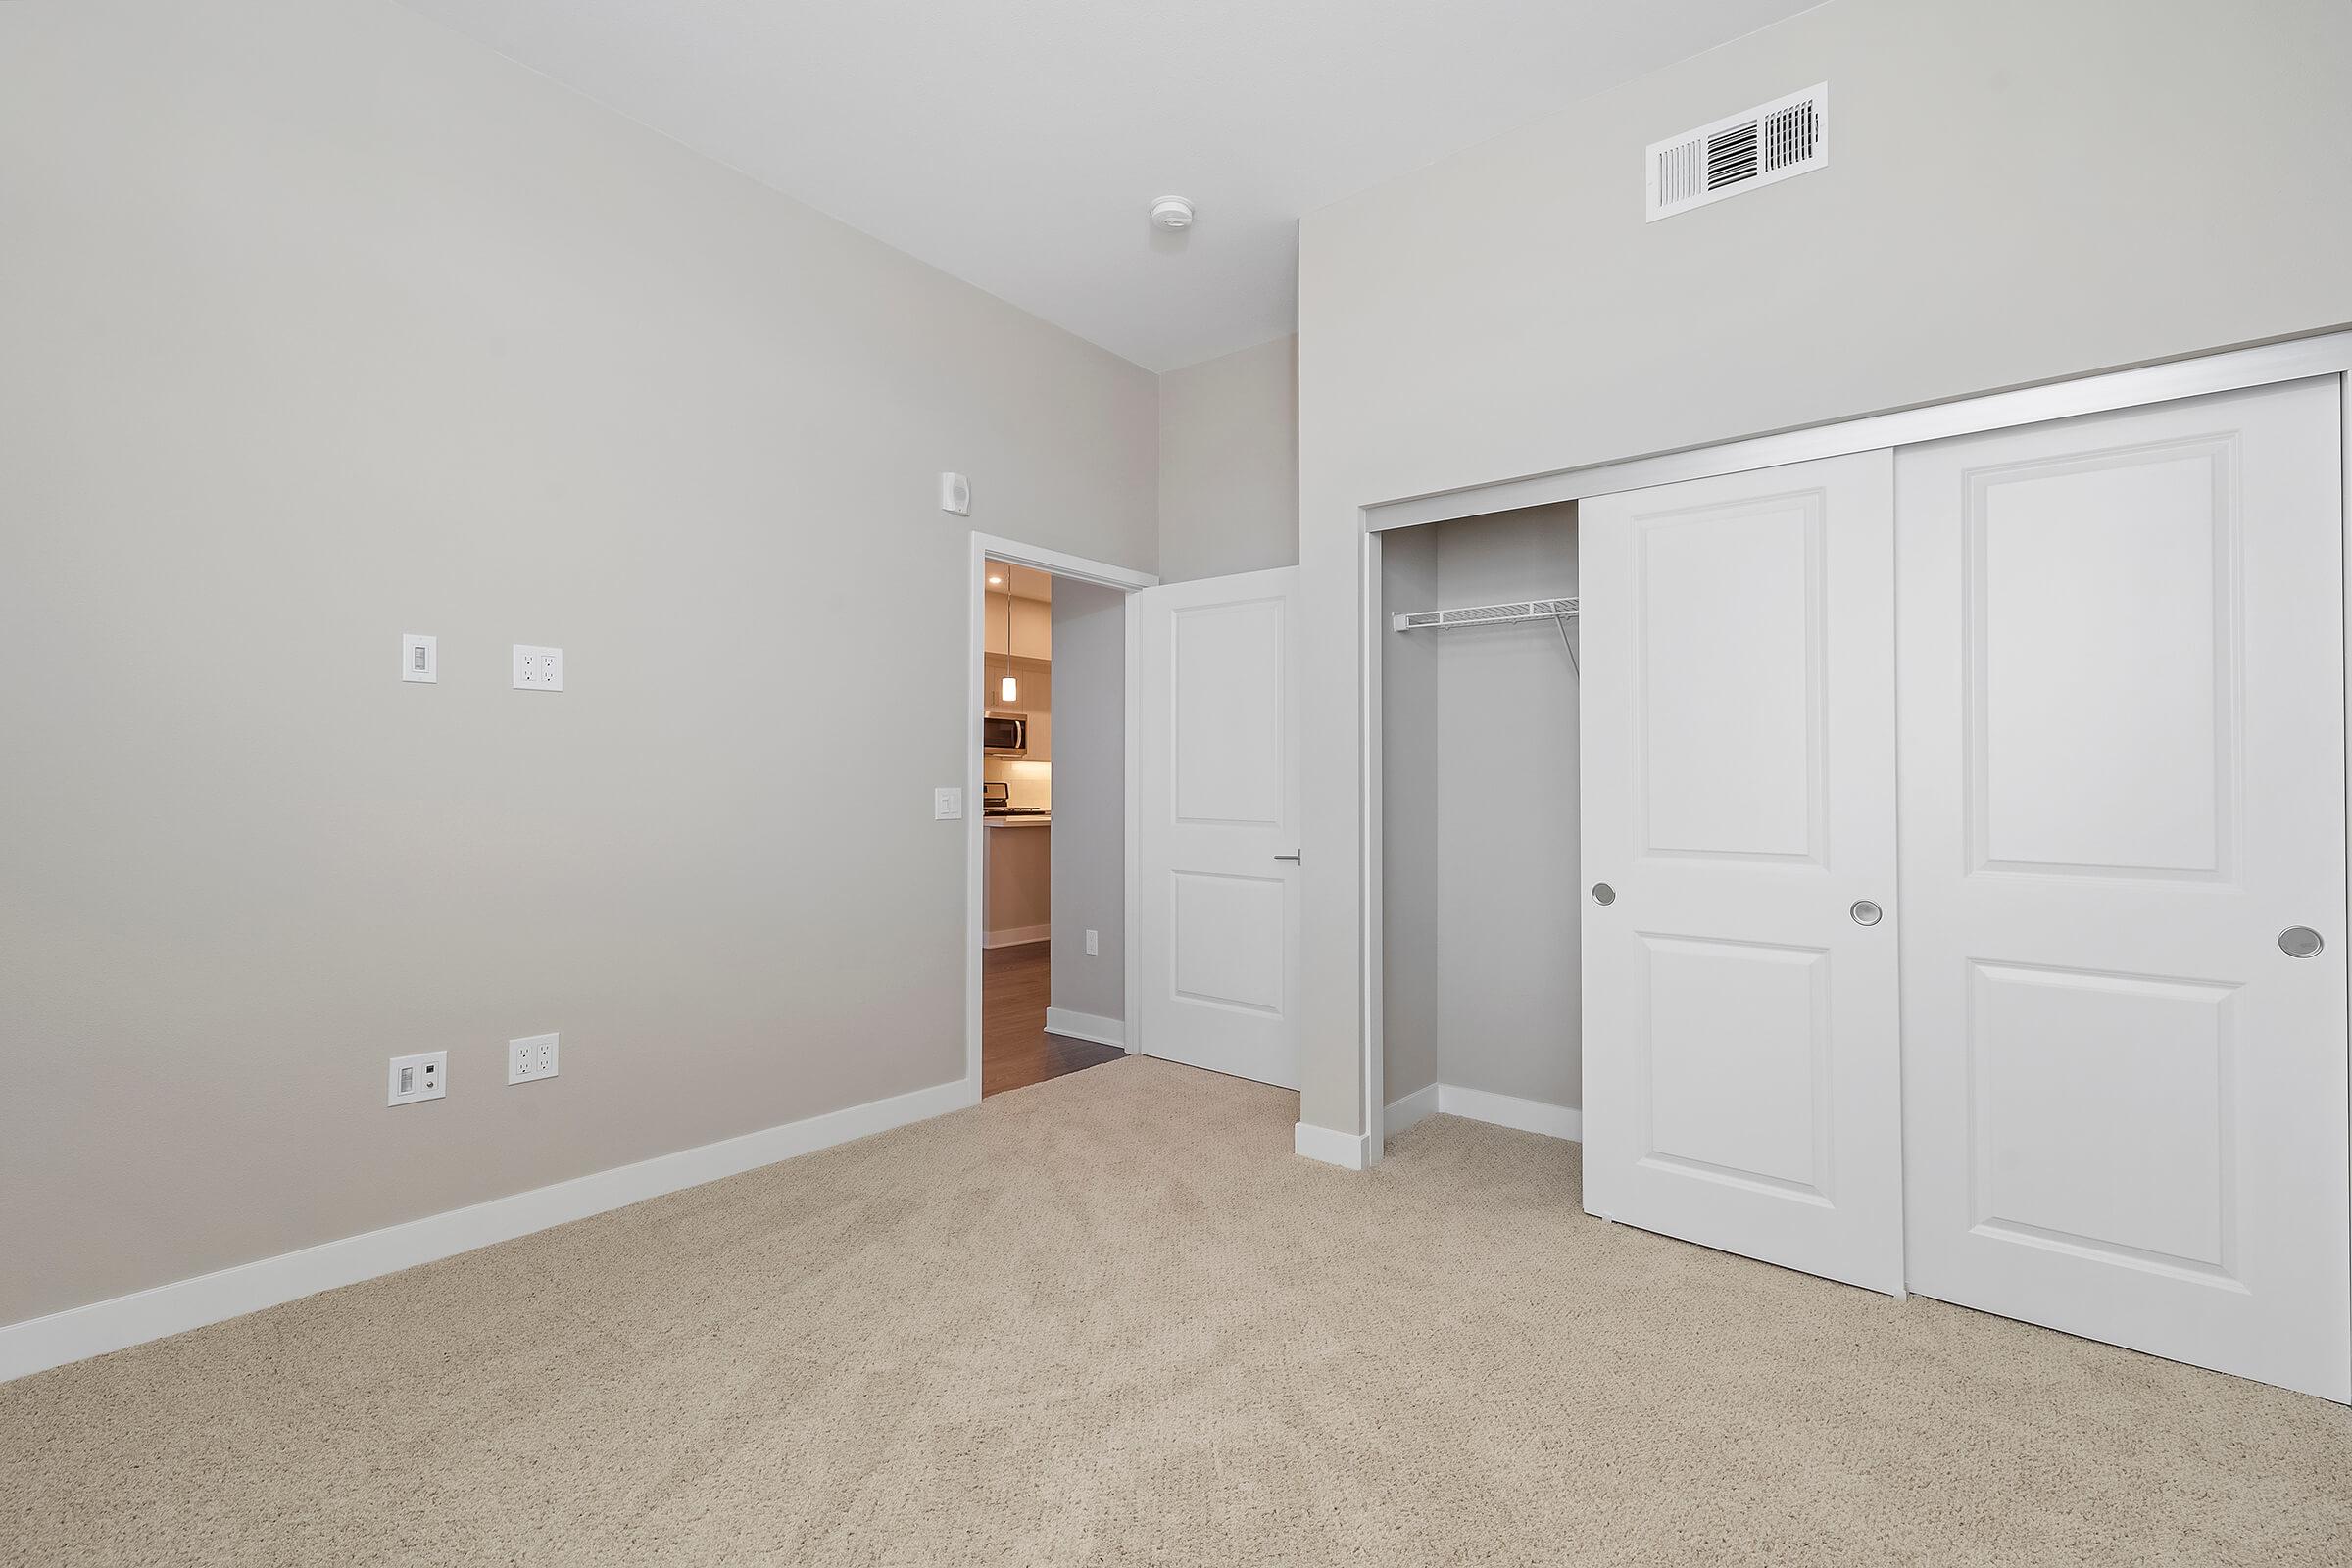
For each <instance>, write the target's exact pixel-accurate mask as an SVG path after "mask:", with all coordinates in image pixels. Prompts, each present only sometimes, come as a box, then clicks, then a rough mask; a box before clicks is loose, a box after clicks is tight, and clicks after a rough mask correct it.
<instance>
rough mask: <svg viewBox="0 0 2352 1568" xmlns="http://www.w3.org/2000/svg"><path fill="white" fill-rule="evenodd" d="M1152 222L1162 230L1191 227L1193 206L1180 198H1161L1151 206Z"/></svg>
mask: <svg viewBox="0 0 2352 1568" xmlns="http://www.w3.org/2000/svg"><path fill="white" fill-rule="evenodd" d="M1152 221H1153V222H1154V223H1157V224H1158V225H1159V226H1160V227H1162V228H1190V227H1192V226H1193V204H1192V203H1191V202H1188V201H1186V200H1185V199H1184V198H1183V197H1181V196H1162V197H1161V198H1160V199H1159V200H1157V201H1155V202H1153V203H1152Z"/></svg>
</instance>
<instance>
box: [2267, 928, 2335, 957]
mask: <svg viewBox="0 0 2352 1568" xmlns="http://www.w3.org/2000/svg"><path fill="white" fill-rule="evenodd" d="M2326 946H2327V943H2325V942H2322V941H2321V940H2320V934H2319V933H2318V932H2317V931H2314V930H2313V929H2312V928H2311V927H2309V926H2307V925H2290V926H2288V927H2287V928H2286V929H2285V930H2283V931H2281V932H2279V933H2278V951H2279V952H2280V953H2283V954H2285V955H2286V956H2288V957H2290V958H2316V957H2318V956H2319V953H2320V950H2321V949H2322V948H2324V947H2326Z"/></svg>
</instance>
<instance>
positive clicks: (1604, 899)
mask: <svg viewBox="0 0 2352 1568" xmlns="http://www.w3.org/2000/svg"><path fill="white" fill-rule="evenodd" d="M1616 902H1617V890H1616V889H1615V888H1613V887H1611V886H1609V885H1608V884H1607V883H1606V882H1595V883H1593V903H1594V904H1615V903H1616Z"/></svg>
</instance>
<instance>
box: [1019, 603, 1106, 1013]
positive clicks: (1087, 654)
mask: <svg viewBox="0 0 2352 1568" xmlns="http://www.w3.org/2000/svg"><path fill="white" fill-rule="evenodd" d="M1126 681H1127V596H1126V595H1125V594H1123V593H1121V592H1120V591H1119V590H1117V589H1116V588H1102V587H1098V586H1096V585H1095V584H1093V583H1088V582H1079V581H1077V580H1075V579H1074V578H1070V577H1056V578H1054V871H1053V876H1054V914H1053V919H1054V946H1053V950H1052V951H1053V981H1052V985H1051V992H1052V1001H1053V1005H1054V1006H1056V1007H1066V1008H1068V1009H1070V1010H1071V1011H1073V1012H1088V1013H1093V1014H1095V1015H1096V1016H1097V1017H1101V1018H1118V1017H1121V1016H1123V1015H1124V1014H1125V1012H1126V1010H1127V1005H1126V997H1127V947H1126V929H1127V854H1126V836H1127V730H1126V724H1127V687H1126ZM1013 831H1017V829H1016V830H1013ZM1090 927H1091V928H1093V929H1094V930H1096V931H1099V932H1101V933H1102V943H1101V951H1100V952H1099V953H1097V954H1096V955H1095V956H1093V957H1089V956H1087V952H1086V933H1087V930H1088V928H1090Z"/></svg>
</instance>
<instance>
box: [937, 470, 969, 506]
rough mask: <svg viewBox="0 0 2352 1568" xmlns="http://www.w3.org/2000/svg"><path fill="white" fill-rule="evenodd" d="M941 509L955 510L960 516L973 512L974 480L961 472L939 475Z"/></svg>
mask: <svg viewBox="0 0 2352 1568" xmlns="http://www.w3.org/2000/svg"><path fill="white" fill-rule="evenodd" d="M939 510H940V511H942V512H953V513H954V514H956V515H957V516H958V517H968V516H970V515H972V482H971V481H970V480H969V479H966V478H965V477H964V476H963V475H962V474H960V473H943V474H941V475H940V476H939Z"/></svg>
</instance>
